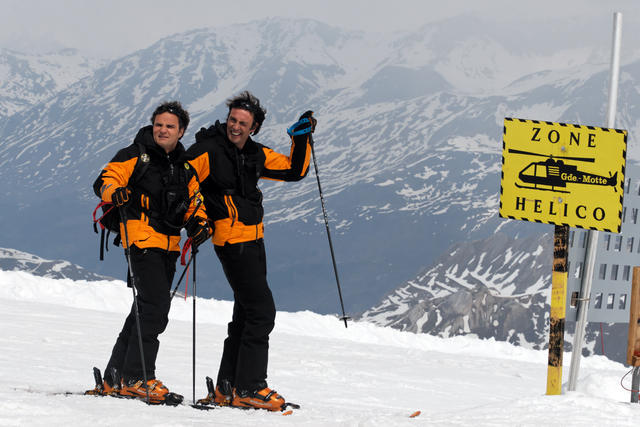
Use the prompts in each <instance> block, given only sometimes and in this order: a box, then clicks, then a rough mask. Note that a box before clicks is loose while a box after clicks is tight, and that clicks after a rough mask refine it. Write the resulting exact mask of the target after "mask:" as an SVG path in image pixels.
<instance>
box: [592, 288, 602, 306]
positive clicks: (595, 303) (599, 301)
mask: <svg viewBox="0 0 640 427" xmlns="http://www.w3.org/2000/svg"><path fill="white" fill-rule="evenodd" d="M593 308H602V292H599V293H597V294H596V299H595V300H594V301H593Z"/></svg>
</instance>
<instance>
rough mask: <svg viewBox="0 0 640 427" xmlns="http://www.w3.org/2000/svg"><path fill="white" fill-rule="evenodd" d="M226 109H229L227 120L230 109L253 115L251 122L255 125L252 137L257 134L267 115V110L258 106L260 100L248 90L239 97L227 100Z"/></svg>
mask: <svg viewBox="0 0 640 427" xmlns="http://www.w3.org/2000/svg"><path fill="white" fill-rule="evenodd" d="M227 107H229V112H228V113H227V118H229V113H231V109H232V108H240V109H242V110H247V111H248V112H250V113H251V114H253V121H254V122H255V123H256V130H254V131H253V133H252V135H257V134H258V132H259V131H260V127H261V126H262V122H264V118H265V117H266V115H267V110H266V109H265V108H263V107H262V106H260V100H259V99H258V98H256V97H255V96H254V95H253V94H252V93H251V92H249V91H248V90H245V91H244V92H242V93H240V94H239V95H236V96H234V97H233V98H229V99H227Z"/></svg>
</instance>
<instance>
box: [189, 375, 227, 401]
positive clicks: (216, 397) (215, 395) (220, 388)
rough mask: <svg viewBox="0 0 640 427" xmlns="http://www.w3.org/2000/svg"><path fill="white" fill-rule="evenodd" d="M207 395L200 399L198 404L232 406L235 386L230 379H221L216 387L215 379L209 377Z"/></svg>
mask: <svg viewBox="0 0 640 427" xmlns="http://www.w3.org/2000/svg"><path fill="white" fill-rule="evenodd" d="M206 381H207V390H208V391H209V393H208V394H207V397H205V398H203V399H200V400H198V402H197V404H198V405H215V406H230V405H231V400H232V399H233V388H232V387H231V382H230V381H229V380H221V381H220V384H218V385H217V386H216V387H215V388H214V387H213V380H212V379H211V378H210V377H207V379H206Z"/></svg>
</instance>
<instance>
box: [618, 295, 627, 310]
mask: <svg viewBox="0 0 640 427" xmlns="http://www.w3.org/2000/svg"><path fill="white" fill-rule="evenodd" d="M626 307H627V294H621V295H620V299H619V302H618V310H624V309H625V308H626Z"/></svg>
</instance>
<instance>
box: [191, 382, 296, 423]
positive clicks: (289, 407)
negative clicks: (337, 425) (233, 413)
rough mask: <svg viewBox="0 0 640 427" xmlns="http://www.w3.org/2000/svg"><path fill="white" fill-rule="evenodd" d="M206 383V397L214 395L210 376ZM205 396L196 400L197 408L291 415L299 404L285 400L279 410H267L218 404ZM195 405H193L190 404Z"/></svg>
mask: <svg viewBox="0 0 640 427" xmlns="http://www.w3.org/2000/svg"><path fill="white" fill-rule="evenodd" d="M205 380H206V383H207V391H208V392H209V394H208V395H207V398H208V397H209V396H214V395H215V386H214V385H213V380H212V379H211V377H206V378H205ZM207 398H204V399H200V400H198V403H197V404H196V405H198V406H199V408H197V409H203V408H205V407H210V408H232V409H242V410H249V409H255V410H263V411H268V412H273V413H276V414H277V413H279V414H281V415H291V414H293V410H294V409H300V405H298V404H297V403H292V402H286V403H285V404H284V405H282V407H281V408H280V411H269V410H268V409H263V408H249V407H243V406H231V405H219V404H217V403H215V402H213V400H212V399H211V400H208V399H207ZM192 406H194V407H195V405H192Z"/></svg>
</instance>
